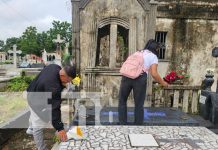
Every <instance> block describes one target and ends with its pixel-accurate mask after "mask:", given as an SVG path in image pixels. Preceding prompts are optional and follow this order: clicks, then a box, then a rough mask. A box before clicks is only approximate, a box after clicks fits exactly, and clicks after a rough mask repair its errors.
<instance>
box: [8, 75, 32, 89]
mask: <svg viewBox="0 0 218 150" xmlns="http://www.w3.org/2000/svg"><path fill="white" fill-rule="evenodd" d="M34 78H35V77H34V76H22V77H16V78H14V79H12V80H10V81H9V83H8V85H7V88H6V91H13V92H19V91H25V90H26V88H27V87H28V86H29V84H30V82H31V81H32V80H33V79H34Z"/></svg>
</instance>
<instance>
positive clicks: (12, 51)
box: [8, 44, 22, 68]
mask: <svg viewBox="0 0 218 150" xmlns="http://www.w3.org/2000/svg"><path fill="white" fill-rule="evenodd" d="M8 53H9V54H13V60H14V67H15V68H17V54H21V53H22V51H21V50H17V45H16V44H14V45H13V50H9V51H8Z"/></svg>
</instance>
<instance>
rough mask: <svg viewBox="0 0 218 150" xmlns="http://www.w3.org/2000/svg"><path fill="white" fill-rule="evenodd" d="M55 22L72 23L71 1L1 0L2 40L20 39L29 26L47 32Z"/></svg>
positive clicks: (0, 26)
mask: <svg viewBox="0 0 218 150" xmlns="http://www.w3.org/2000/svg"><path fill="white" fill-rule="evenodd" d="M53 20H60V21H67V22H69V23H71V0H0V40H4V41H5V40H6V39H7V38H10V37H20V36H21V35H22V33H23V32H24V31H25V29H26V28H27V27H28V26H35V27H36V28H37V30H38V32H42V31H47V30H48V29H49V28H50V27H52V21H53Z"/></svg>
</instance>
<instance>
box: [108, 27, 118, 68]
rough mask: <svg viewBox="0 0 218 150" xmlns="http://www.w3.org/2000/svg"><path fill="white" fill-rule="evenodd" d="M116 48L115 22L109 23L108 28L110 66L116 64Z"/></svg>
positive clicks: (113, 66) (112, 66)
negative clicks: (109, 26)
mask: <svg viewBox="0 0 218 150" xmlns="http://www.w3.org/2000/svg"><path fill="white" fill-rule="evenodd" d="M116 50H117V24H111V28H110V63H109V67H110V68H115V66H116Z"/></svg>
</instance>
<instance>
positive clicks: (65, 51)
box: [64, 42, 69, 54]
mask: <svg viewBox="0 0 218 150" xmlns="http://www.w3.org/2000/svg"><path fill="white" fill-rule="evenodd" d="M64 54H69V42H67V43H65V48H64Z"/></svg>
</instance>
